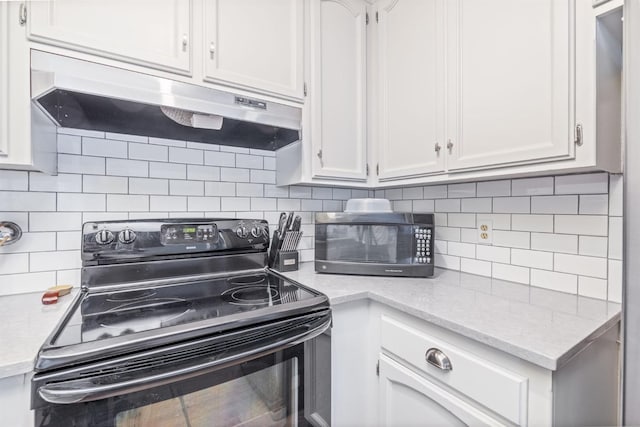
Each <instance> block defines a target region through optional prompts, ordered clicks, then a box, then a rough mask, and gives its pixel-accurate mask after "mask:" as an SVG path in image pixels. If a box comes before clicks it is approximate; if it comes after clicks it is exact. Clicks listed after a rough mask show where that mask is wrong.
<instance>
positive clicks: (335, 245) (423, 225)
mask: <svg viewBox="0 0 640 427" xmlns="http://www.w3.org/2000/svg"><path fill="white" fill-rule="evenodd" d="M434 239H435V228H434V218H433V214H414V213H399V212H367V213H364V212H319V213H317V214H316V237H315V267H316V272H318V273H339V274H360V275H372V276H404V277H430V276H433V264H434V263H433V258H434V254H433V241H434Z"/></svg>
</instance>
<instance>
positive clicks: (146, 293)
mask: <svg viewBox="0 0 640 427" xmlns="http://www.w3.org/2000/svg"><path fill="white" fill-rule="evenodd" d="M156 293H157V292H156V290H155V289H140V290H136V291H124V292H115V293H113V294H110V295H109V296H108V297H107V299H106V300H107V301H109V302H126V301H138V300H141V299H145V298H149V297H152V296H154V295H155V294H156Z"/></svg>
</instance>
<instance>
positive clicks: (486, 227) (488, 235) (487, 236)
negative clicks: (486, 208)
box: [478, 220, 493, 245]
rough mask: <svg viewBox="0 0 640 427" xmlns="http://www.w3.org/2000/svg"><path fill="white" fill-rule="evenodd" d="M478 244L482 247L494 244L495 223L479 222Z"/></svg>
mask: <svg viewBox="0 0 640 427" xmlns="http://www.w3.org/2000/svg"><path fill="white" fill-rule="evenodd" d="M478 243H479V244H481V245H491V244H493V221H489V220H481V221H478Z"/></svg>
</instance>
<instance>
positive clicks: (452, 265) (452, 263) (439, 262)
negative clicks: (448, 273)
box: [433, 254, 460, 270]
mask: <svg viewBox="0 0 640 427" xmlns="http://www.w3.org/2000/svg"><path fill="white" fill-rule="evenodd" d="M433 262H434V264H435V266H436V267H440V268H448V269H450V270H460V258H459V257H457V256H451V255H443V254H435V256H434V259H433Z"/></svg>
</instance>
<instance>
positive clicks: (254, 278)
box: [227, 274, 267, 285]
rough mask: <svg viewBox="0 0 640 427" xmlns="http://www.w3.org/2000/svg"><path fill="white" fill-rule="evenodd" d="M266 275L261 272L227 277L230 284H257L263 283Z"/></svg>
mask: <svg viewBox="0 0 640 427" xmlns="http://www.w3.org/2000/svg"><path fill="white" fill-rule="evenodd" d="M265 280H267V279H266V276H264V275H261V274H255V275H251V276H240V277H230V278H229V279H227V282H229V284H230V285H257V284H258V283H264V282H265Z"/></svg>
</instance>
